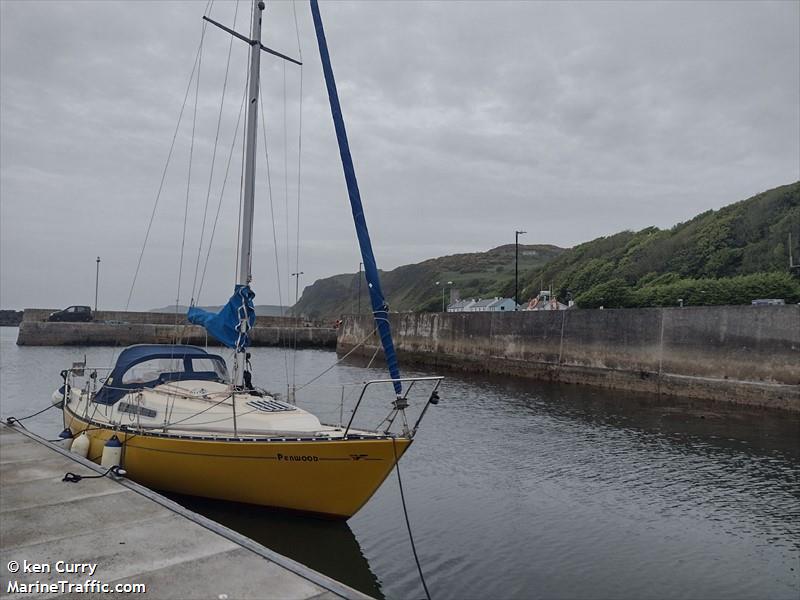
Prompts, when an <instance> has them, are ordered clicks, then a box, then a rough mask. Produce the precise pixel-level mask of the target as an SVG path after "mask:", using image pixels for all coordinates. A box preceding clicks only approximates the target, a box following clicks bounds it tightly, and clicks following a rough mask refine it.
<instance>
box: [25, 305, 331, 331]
mask: <svg viewBox="0 0 800 600" xmlns="http://www.w3.org/2000/svg"><path fill="white" fill-rule="evenodd" d="M56 310H58V309H55V308H26V309H25V311H24V315H23V319H22V320H23V321H47V317H48V316H50V313H52V312H55V311H56ZM176 320H177V323H178V324H179V325H188V324H189V321H187V320H186V314H185V313H178V315H177V319H176V315H175V313H156V312H146V311H140V312H136V311H122V310H99V311H97V312H95V313H94V321H95V322H109V321H111V322H112V323H125V324H128V323H146V324H148V325H172V326H174V325H175V323H176ZM306 323H308V321H306V320H304V319H298V318H295V317H256V326H257V327H259V326H260V327H295V326H300V327H302V326H304V325H305V324H306ZM311 325H312V326H315V327H322V326H324V325H329V323H318V322H315V323H311Z"/></svg>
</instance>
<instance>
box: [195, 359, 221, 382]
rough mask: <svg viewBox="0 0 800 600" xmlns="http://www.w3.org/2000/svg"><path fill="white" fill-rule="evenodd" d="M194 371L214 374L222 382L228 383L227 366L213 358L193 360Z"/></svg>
mask: <svg viewBox="0 0 800 600" xmlns="http://www.w3.org/2000/svg"><path fill="white" fill-rule="evenodd" d="M192 371H194V372H195V373H197V372H198V371H201V372H203V373H214V374H215V375H216V376H217V377H218V378H219V379H221V380H222V381H228V369H226V368H225V364H224V363H222V362H220V361H218V360H213V359H211V358H193V359H192Z"/></svg>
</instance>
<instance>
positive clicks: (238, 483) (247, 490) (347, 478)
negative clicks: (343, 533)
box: [64, 410, 411, 519]
mask: <svg viewBox="0 0 800 600" xmlns="http://www.w3.org/2000/svg"><path fill="white" fill-rule="evenodd" d="M64 416H65V418H66V421H67V426H68V427H69V428H70V430H72V432H73V434H75V435H77V434H78V433H80V432H81V431H84V430H86V434H87V435H88V436H89V439H90V442H91V447H90V450H89V455H88V457H89V458H90V459H92V460H94V461H95V462H99V461H100V457H101V456H102V453H103V446H104V444H105V442H106V440H108V439H109V438H110V437H111V436H112V435H114V434H115V433H116V435H117V437H118V438H119V440H120V441H121V442H122V444H123V455H122V462H123V465H122V466H123V467H124V468H125V470H126V471H127V473H128V477H130V478H131V479H133V480H134V481H137V482H139V483H141V484H143V485H145V486H147V487H150V488H153V489H157V490H164V491H169V492H176V493H179V494H188V495H192V496H202V497H206V498H217V499H220V500H229V501H233V502H245V503H248V504H258V505H261V506H269V507H275V508H282V509H289V510H296V511H302V512H308V513H316V514H320V515H325V516H328V517H335V518H345V519H347V518H349V517H351V516H352V515H354V514H355V513H356V512H357V511H358V510H359V509H360V508H361V507H362V506H363V505H364V504H365V503H366V502H367V500H369V499H370V497H371V496H372V494H374V493H375V491H376V490H377V489H378V487H380V485H381V483H382V482H383V480H384V479H386V477H387V475H389V473H390V472H391V471H392V468H393V467H394V464H395V451H396V453H397V458H400V457H401V456H402V455H403V452H405V451H406V449H407V448H408V446H409V445H410V444H411V440H410V439H407V438H395V440H394V442H393V441H392V438H380V439H347V440H324V439H320V440H302V441H296V440H292V441H281V440H259V441H251V440H246V441H241V440H212V439H199V438H189V437H182V438H181V437H177V436H168V435H162V434H156V433H153V434H150V433H148V434H141V433H136V434H135V433H123V432H115V431H113V430H112V429H110V428H109V429H107V428H104V427H101V426H98V424H97V423H92V424H91V425H90V424H89V423H87V422H86V421H84V420H82V419H80V418H78V417H76V416H75V415H73V414H72V413H71V412H69V411H68V410H65V411H64ZM87 428H88V429H87ZM393 446H394V447H393Z"/></svg>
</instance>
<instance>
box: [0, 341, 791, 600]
mask: <svg viewBox="0 0 800 600" xmlns="http://www.w3.org/2000/svg"><path fill="white" fill-rule="evenodd" d="M16 335H17V329H16V328H0V415H1V416H2V417H3V418H4V419H5V418H6V417H9V416H15V417H22V416H25V415H28V414H31V413H33V412H35V411H37V410H40V409H42V408H44V407H45V406H47V405H48V404H49V403H50V396H51V394H52V392H53V390H55V389H56V388H57V387H58V386H59V385H60V384H61V381H60V378H59V372H60V371H61V369H64V368H66V367H68V366H70V365H71V364H72V362H73V361H77V360H82V359H83V357H84V355H86V357H87V361H88V363H89V364H90V365H93V366H101V367H102V366H111V364H112V363H111V361H112V353H113V349H112V348H79V347H17V346H16V344H15V340H16ZM252 354H253V358H252V362H253V371H254V382H255V383H256V384H257V385H260V386H263V387H265V388H267V389H270V390H273V391H277V392H282V393H285V390H286V382H287V379H289V380H290V381H291V380H292V379H294V380H295V381H296V382H297V383H298V384H302V383H305V382H306V381H308V380H310V379H312V378H313V377H315V376H316V375H318V374H319V373H321V372H322V371H324V370H325V369H328V368H329V367H333V368H331V370H330V371H329V372H328V373H327V374H326V375H325V376H323V377H321V378H320V379H319V380H318V381H317V382H316V384H318V385H312V386H309V387H307V388H305V389H303V390H302V391H301V392H300V393H299V394H298V396H297V401H298V404H299V405H300V406H302V407H303V408H307V409H309V410H312V411H313V412H316V413H317V414H319V415H320V416H321V417H322V418H323V420H326V421H338V420H339V418H340V411H341V410H342V409H341V407H340V403H341V400H342V394H341V385H342V384H345V383H351V382H358V381H364V380H369V379H378V378H384V377H385V373H384V371H383V370H382V369H380V368H374V367H373V368H369V369H367V368H365V367H364V366H362V365H360V364H357V363H349V362H348V363H344V364H338V365H336V364H335V363H337V360H338V359H337V356H336V354H335V353H333V352H327V351H317V350H302V351H298V352H297V353H296V354H293V353H286V352H284V351H282V350H280V349H276V348H254V349H252ZM334 365H335V366H334ZM292 373H294V377H292ZM431 374H433V373H424V372H419V371H414V372H411V373H408V372H406V373H404V375H431ZM443 374H444V375H446V376H447V379H446V380H445V382H444V384H443V386H442V388H441V392H440V395H441V398H442V400H441V403H440V404H439V406H435V407H432V408H431V409H430V410H429V411H428V413H427V414H426V416H425V419H424V420H423V422H422V425H421V427H420V430H419V433H418V434H417V438H416V440H415V442H414V444H413V445H412V446H411V448H410V450H409V451H408V452H407V453H406V455H405V456H404V457H403V459H402V461H401V462H400V468H401V475H402V479H403V485H404V488H405V493H406V500H407V502H408V509H409V516H410V519H411V524H412V527H413V531H414V537H415V541H416V544H417V551H418V553H419V557H420V560H421V563H422V568H423V571H424V572H425V574H426V579H427V583H428V587H429V589H430V591H431V595H432V596H433V597H434V598H436V599H445V598H454V599H456V598H466V599H470V598H520V599H521V598H525V599H527V598H548V599H549V598H563V599H575V598H581V599H582V598H586V599H590V598H591V599H601V598H602V599H605V598H624V599H628V598H630V599H649V598H653V599H656V598H658V599H662V598H668V599H671V598H709V599H715V598H742V599H745V598H748V599H749V598H753V599H787V600H788V599H796V598H797V597H798V590H800V564H799V563H800V481H799V480H798V475H799V474H800V414H796V413H794V414H789V413H782V412H770V411H764V410H753V409H746V408H743V407H741V406H726V405H724V404H711V403H702V402H697V401H694V402H689V401H681V400H677V399H675V398H662V399H659V398H657V397H654V396H649V395H641V394H632V393H624V392H618V391H610V390H596V389H592V388H588V387H579V386H567V385H552V384H544V383H537V382H533V381H524V380H515V379H510V378H502V377H486V376H468V375H464V374H453V373H443ZM353 389H355V388H350V387H348V388H346V390H347V394H346V401H347V402H346V403H345V409H344V410H343V411H342V414H343V416H344V419H345V420H346V419H347V417H348V410H347V409H348V408H349V407H351V406H352V399H353V394H352V390H353ZM387 410H388V405H384V406H376V405H372V404H371V405H370V406H367V407H365V411H364V415H363V416H364V417H365V418H367V419H373V418H374V423H373V424H377V421H380V418H381V417H382V416H384V414H385V413H386V412H387ZM362 424H364V425H366V424H368V422H364V423H362ZM25 425H26V426H27V427H28V428H30V429H31V430H32V431H34V432H36V433H39V434H40V435H43V436H44V437H46V438H54V437H56V436H57V435H58V433H59V431H60V430H61V428H62V422H61V415H60V412H59V411H57V410H49V411H46V412H44V413H43V414H42V415H40V416H38V417H35V418H33V419H30V420H28V421H25ZM173 498H174V499H176V500H178V501H179V502H181V503H182V504H184V505H185V506H187V507H189V508H190V509H192V510H195V511H197V512H200V513H202V514H204V515H206V516H208V517H210V518H212V519H214V520H216V521H218V522H220V523H222V524H224V525H226V526H228V527H230V528H232V529H235V530H237V531H239V532H241V533H243V534H245V535H247V536H249V537H251V538H253V539H255V540H256V541H258V542H260V543H262V544H264V545H265V546H268V547H270V548H272V549H274V550H276V551H277V552H279V553H281V554H284V555H286V556H289V557H291V558H294V559H295V560H298V561H300V562H302V563H304V564H306V565H308V566H310V567H311V568H313V569H316V570H318V571H321V572H323V573H325V574H326V575H329V576H330V577H333V578H335V579H337V580H339V581H341V582H343V583H346V584H348V585H351V586H353V587H355V588H357V589H359V590H361V591H363V592H365V593H367V594H370V595H373V596H375V597H385V598H391V599H403V598H420V597H423V591H422V588H421V586H420V583H419V578H418V575H417V572H416V567H415V565H414V559H413V555H412V551H411V547H410V544H409V541H408V535H407V532H406V528H405V521H404V518H403V510H402V505H401V502H400V495H399V490H398V483H397V478H396V475H395V474H394V473H393V474H392V475H390V477H389V478H388V479H387V480H386V481H385V482H384V484H383V486H382V487H381V489H380V490H379V491H378V492H377V494H376V495H375V496H374V497H373V498H372V500H370V502H369V503H368V504H367V505H366V506H365V507H364V508H363V509H362V510H361V511H360V512H359V513H358V514H357V515H356V516H355V517H353V518H352V519H350V520H349V521H348V522H347V523H342V522H332V521H326V520H320V519H314V518H309V517H299V516H294V515H289V514H286V513H280V512H275V511H270V510H267V509H263V508H259V507H253V506H243V505H232V504H230V503H225V502H218V501H211V500H203V499H197V498H186V497H176V496H173Z"/></svg>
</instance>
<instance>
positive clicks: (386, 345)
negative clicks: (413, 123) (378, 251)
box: [310, 0, 403, 395]
mask: <svg viewBox="0 0 800 600" xmlns="http://www.w3.org/2000/svg"><path fill="white" fill-rule="evenodd" d="M310 2H311V14H312V16H313V17H314V30H315V31H316V33H317V43H318V44H319V56H320V59H321V60H322V71H323V73H324V74H325V85H326V87H327V88H328V100H329V101H330V105H331V114H332V115H333V124H334V127H335V128H336V140H337V141H338V142H339V154H340V155H341V157H342V168H343V169H344V178H345V181H346V182H347V193H348V195H349V196H350V207H351V209H352V211H353V220H354V222H355V226H356V235H357V236H358V245H359V247H360V248H361V257H362V260H363V262H364V275H365V277H366V279H367V288H368V289H369V298H370V301H371V302H372V314H373V315H374V316H375V324H376V326H377V328H378V334H379V335H380V338H381V344H382V345H383V352H384V355H385V356H386V364H387V366H388V367H389V375H390V376H391V378H392V379H394V380H395V381H394V391H395V393H396V394H398V395H399V394H401V393H402V391H403V389H402V386H401V385H400V382H399V381H397V380H398V379H399V378H400V369H399V367H398V366H397V354H395V351H394V342H393V341H392V330H391V327H390V326H389V307H388V305H387V304H386V299H385V298H384V296H383V291H382V290H381V282H380V278H379V276H378V266H377V264H376V263H375V255H374V254H373V252H372V242H371V241H370V239H369V231H368V230H367V221H366V219H365V218H364V207H363V206H362V205H361V194H360V193H359V191H358V181H357V180H356V171H355V169H354V168H353V158H352V157H351V156H350V145H349V144H348V142H347V131H346V130H345V126H344V117H343V116H342V107H341V106H340V104H339V93H338V92H337V91H336V80H335V79H334V77H333V68H332V67H331V57H330V55H329V54H328V42H327V41H326V40H325V30H324V29H323V27H322V17H321V16H320V12H319V4H318V3H317V0H310Z"/></svg>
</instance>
